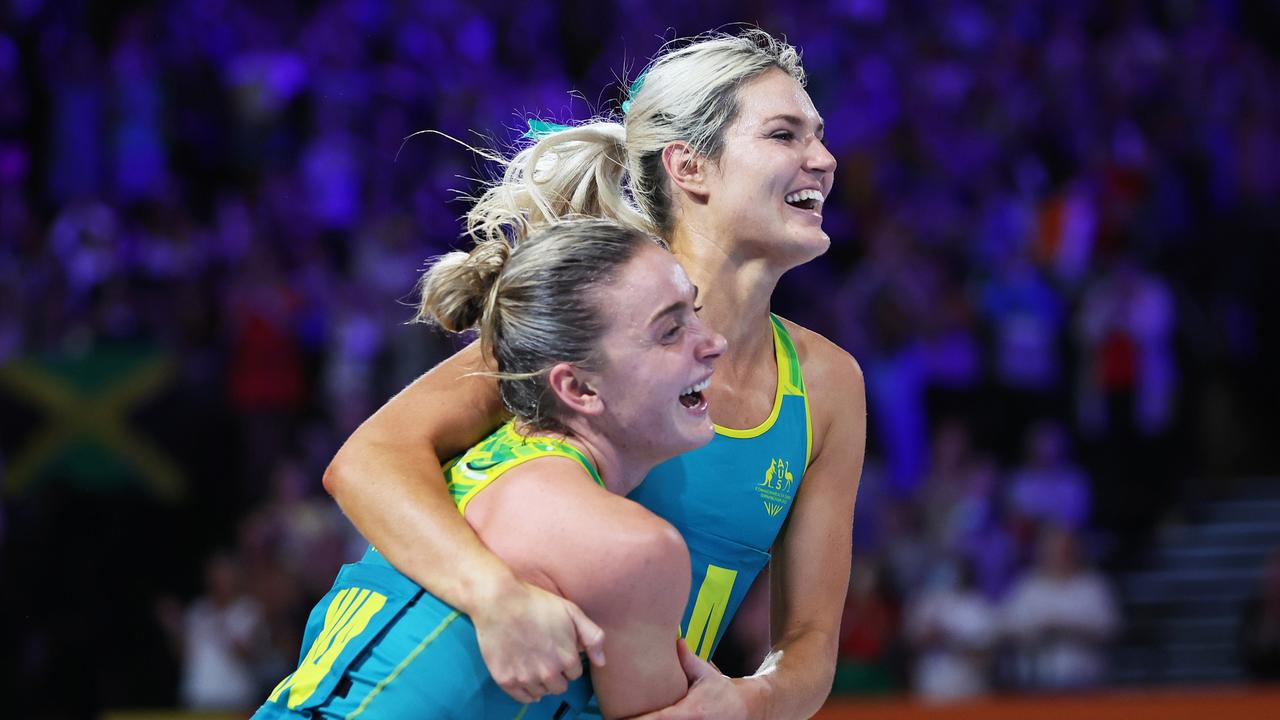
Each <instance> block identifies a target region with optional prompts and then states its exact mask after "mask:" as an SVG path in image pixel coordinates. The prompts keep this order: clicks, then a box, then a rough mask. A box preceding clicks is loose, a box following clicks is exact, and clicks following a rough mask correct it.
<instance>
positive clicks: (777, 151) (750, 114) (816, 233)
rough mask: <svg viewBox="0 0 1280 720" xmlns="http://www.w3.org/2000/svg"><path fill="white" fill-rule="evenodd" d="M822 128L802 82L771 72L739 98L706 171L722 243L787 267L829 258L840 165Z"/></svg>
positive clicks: (752, 82) (714, 215)
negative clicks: (827, 215) (733, 242)
mask: <svg viewBox="0 0 1280 720" xmlns="http://www.w3.org/2000/svg"><path fill="white" fill-rule="evenodd" d="M822 137H823V122H822V118H821V116H819V115H818V111H817V109H816V108H814V106H813V101H812V100H810V99H809V94H808V93H806V92H805V91H804V88H802V87H801V86H800V83H798V82H796V81H795V79H794V78H792V77H791V76H790V75H788V74H786V73H785V72H783V71H781V70H778V69H773V70H768V71H766V72H765V73H763V74H762V75H760V76H759V77H757V78H755V79H754V80H752V81H751V82H748V83H747V84H746V85H744V86H743V87H742V89H741V90H740V91H739V92H738V115H737V117H736V118H735V119H734V121H733V123H732V124H730V125H729V127H728V128H727V129H726V130H725V141H724V149H723V151H722V153H721V155H720V157H719V158H718V160H717V161H716V162H714V163H710V164H709V165H708V193H707V203H708V207H709V209H711V210H712V212H713V221H714V222H715V223H716V225H717V226H718V229H721V230H723V231H724V232H719V233H717V234H719V235H720V236H722V237H731V238H735V239H737V240H739V241H743V242H748V243H752V244H753V245H755V244H759V245H760V247H761V248H763V249H762V250H761V251H760V252H766V253H768V254H769V256H770V257H776V258H777V259H778V260H779V261H780V262H782V263H785V264H786V265H787V266H793V265H799V264H801V263H804V262H807V261H809V260H812V259H813V258H815V257H817V256H819V255H821V254H822V253H823V252H825V251H826V249H827V247H828V246H829V245H830V244H831V240H830V238H828V237H827V234H826V233H825V232H823V230H822V206H823V203H824V202H825V200H826V198H827V196H828V195H829V194H830V192H831V185H832V183H833V181H834V179H835V168H836V160H835V157H834V156H832V155H831V153H830V152H828V151H827V148H826V146H825V145H824V144H823V141H822Z"/></svg>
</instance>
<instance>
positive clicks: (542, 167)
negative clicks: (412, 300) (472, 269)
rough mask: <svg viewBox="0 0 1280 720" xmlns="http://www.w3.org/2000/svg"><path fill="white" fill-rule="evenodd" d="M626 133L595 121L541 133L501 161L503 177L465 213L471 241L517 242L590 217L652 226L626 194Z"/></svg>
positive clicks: (641, 227)
mask: <svg viewBox="0 0 1280 720" xmlns="http://www.w3.org/2000/svg"><path fill="white" fill-rule="evenodd" d="M626 168H627V146H626V131H625V130H624V129H623V127H622V125H620V124H618V123H616V122H608V121H595V122H590V123H587V124H584V125H579V126H576V127H570V128H564V129H560V130H555V131H552V132H550V133H547V134H544V135H541V136H539V137H538V139H537V141H536V142H535V143H534V144H533V145H531V146H530V147H527V148H525V149H524V150H521V151H520V152H519V153H517V154H516V156H515V157H513V158H512V159H511V160H509V161H507V162H506V168H505V171H504V172H503V176H502V180H501V181H499V182H498V183H497V184H495V185H493V186H492V187H490V188H489V189H488V190H487V191H485V193H484V194H483V195H481V196H480V199H479V200H478V201H477V202H476V204H475V206H474V207H473V208H472V209H471V211H470V212H469V213H467V217H466V222H467V234H468V235H470V236H471V237H472V238H473V239H475V240H476V242H486V241H496V240H499V239H502V240H510V241H514V242H519V241H520V240H522V239H524V238H525V237H527V236H528V235H529V234H530V233H531V232H532V231H534V230H535V229H537V228H540V227H544V226H547V225H550V224H552V223H555V222H558V221H561V220H565V219H568V218H574V217H591V218H602V219H606V220H613V221H614V222H617V223H620V224H622V225H626V226H628V227H632V228H635V229H638V230H643V231H645V232H652V231H653V225H652V223H650V222H649V221H648V219H647V218H646V217H645V216H644V215H643V214H642V213H640V212H639V211H638V210H636V208H635V207H634V206H633V205H632V204H631V201H630V199H629V198H628V197H627V193H626V189H625V188H626Z"/></svg>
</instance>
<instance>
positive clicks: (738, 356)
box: [671, 227, 783, 376]
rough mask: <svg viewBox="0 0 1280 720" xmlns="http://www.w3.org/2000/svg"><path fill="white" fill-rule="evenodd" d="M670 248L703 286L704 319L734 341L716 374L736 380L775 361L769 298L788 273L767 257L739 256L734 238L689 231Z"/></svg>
mask: <svg viewBox="0 0 1280 720" xmlns="http://www.w3.org/2000/svg"><path fill="white" fill-rule="evenodd" d="M671 249H672V252H673V253H674V254H675V256H676V259H677V260H679V261H680V265H681V266H683V267H684V271H685V273H687V274H688V275H689V279H690V280H691V281H692V282H693V284H694V286H695V287H697V288H698V304H699V305H701V306H702V310H701V311H700V312H699V313H698V315H699V317H701V318H702V319H703V320H704V321H705V322H706V323H707V324H708V325H710V326H711V327H712V328H713V329H714V330H715V331H716V332H718V333H720V334H721V335H724V337H725V340H727V341H728V343H729V348H728V350H727V352H725V354H724V356H723V357H721V358H720V359H719V360H718V361H717V366H716V372H717V373H725V374H727V375H730V376H736V375H738V374H739V372H740V371H741V372H745V371H746V370H748V369H750V368H753V367H756V366H757V365H758V364H759V363H760V362H761V361H762V360H761V359H762V358H765V357H772V356H773V335H772V332H771V331H770V332H766V330H767V329H768V328H769V307H770V305H769V300H770V298H771V297H772V296H773V290H774V288H775V287H777V285H778V280H779V278H781V277H782V272H783V271H782V270H779V269H778V268H776V267H774V266H773V265H772V264H771V263H770V262H769V261H768V260H767V259H765V258H759V257H755V258H747V257H741V256H738V254H736V253H735V252H734V243H733V241H732V240H728V239H726V238H722V237H717V236H715V235H714V234H711V233H704V232H699V231H698V230H697V229H694V228H689V227H681V228H678V229H677V230H676V232H675V234H674V236H673V237H672V238H671Z"/></svg>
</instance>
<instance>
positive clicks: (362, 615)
mask: <svg viewBox="0 0 1280 720" xmlns="http://www.w3.org/2000/svg"><path fill="white" fill-rule="evenodd" d="M386 602H387V596H386V595H382V594H379V593H376V592H373V591H372V590H363V589H361V588H347V589H345V590H339V591H338V594H337V596H335V597H334V598H333V601H332V602H330V603H329V609H328V610H326V611H325V614H324V628H323V629H322V630H321V631H320V635H319V636H317V637H316V639H315V642H313V643H311V649H310V650H308V651H307V656H306V657H305V658H303V660H302V665H300V666H299V667H298V669H297V671H296V672H294V673H293V674H292V675H290V676H289V677H287V678H285V679H284V680H281V681H280V684H279V685H277V686H276V689H275V690H272V691H271V695H270V697H268V698H267V699H268V700H270V701H271V702H276V701H277V700H279V698H280V695H281V694H282V693H284V691H285V690H288V691H289V707H290V708H297V707H298V706H299V705H301V704H302V703H303V702H305V701H306V699H307V698H309V697H311V694H312V693H314V692H315V691H316V686H317V685H319V684H320V681H321V680H323V679H324V676H325V675H328V674H329V670H330V669H331V668H332V667H333V663H334V661H336V660H337V659H338V656H339V655H341V654H342V649H343V648H345V647H346V646H347V643H349V642H351V639H352V638H354V637H355V636H357V635H359V634H360V633H361V632H364V629H365V628H366V627H368V625H369V620H370V619H371V618H372V617H373V616H374V615H375V614H377V612H378V611H379V610H381V609H382V606H383V605H385V604H386Z"/></svg>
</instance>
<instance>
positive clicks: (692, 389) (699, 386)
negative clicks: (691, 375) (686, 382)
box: [680, 378, 711, 395]
mask: <svg viewBox="0 0 1280 720" xmlns="http://www.w3.org/2000/svg"><path fill="white" fill-rule="evenodd" d="M710 384H711V378H707V379H706V380H703V381H702V382H700V383H694V384H693V385H690V386H689V387H687V388H685V389H684V392H682V393H680V394H681V395H692V394H693V393H696V392H702V391H703V390H706V389H707V386H708V385H710Z"/></svg>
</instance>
